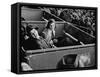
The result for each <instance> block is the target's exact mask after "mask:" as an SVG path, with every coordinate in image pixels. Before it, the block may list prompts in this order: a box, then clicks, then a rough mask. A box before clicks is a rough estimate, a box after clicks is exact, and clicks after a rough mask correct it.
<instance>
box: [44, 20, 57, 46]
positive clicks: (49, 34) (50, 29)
mask: <svg viewBox="0 0 100 77" xmlns="http://www.w3.org/2000/svg"><path fill="white" fill-rule="evenodd" d="M55 27H56V25H55V20H54V19H50V20H49V21H48V23H47V26H46V28H45V29H44V31H43V32H42V37H43V38H44V40H45V41H46V42H47V44H48V45H50V46H51V48H52V47H55V46H54V44H53V41H52V39H53V38H54V37H55Z"/></svg>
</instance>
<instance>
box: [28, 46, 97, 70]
mask: <svg viewBox="0 0 100 77" xmlns="http://www.w3.org/2000/svg"><path fill="white" fill-rule="evenodd" d="M41 52H42V53H40V54H33V55H30V56H29V64H30V66H31V67H32V68H33V70H43V69H44V70H45V69H56V66H57V63H58V62H59V61H60V60H61V58H62V57H63V56H65V55H68V54H84V53H90V55H91V60H92V62H91V65H94V59H95V55H94V54H95V45H87V46H85V47H84V46H77V47H71V48H70V47H68V48H66V49H64V50H63V48H62V49H61V50H55V51H52V50H47V52H46V51H45V52H44V51H42V50H41Z"/></svg>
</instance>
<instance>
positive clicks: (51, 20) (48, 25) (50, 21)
mask: <svg viewBox="0 0 100 77" xmlns="http://www.w3.org/2000/svg"><path fill="white" fill-rule="evenodd" d="M51 23H55V20H54V19H50V20H48V23H47V26H46V28H47V29H50V26H51Z"/></svg>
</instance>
